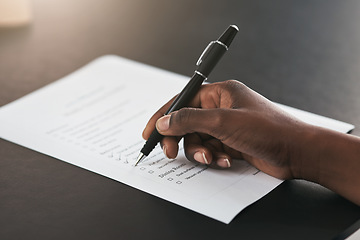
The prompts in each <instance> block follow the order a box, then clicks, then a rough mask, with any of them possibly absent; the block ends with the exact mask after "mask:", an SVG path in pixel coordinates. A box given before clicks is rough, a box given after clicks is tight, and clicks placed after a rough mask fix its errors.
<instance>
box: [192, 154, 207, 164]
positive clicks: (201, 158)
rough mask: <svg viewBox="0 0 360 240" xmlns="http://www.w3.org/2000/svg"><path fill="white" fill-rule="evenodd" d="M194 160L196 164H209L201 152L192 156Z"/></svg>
mask: <svg viewBox="0 0 360 240" xmlns="http://www.w3.org/2000/svg"><path fill="white" fill-rule="evenodd" d="M194 159H195V160H196V161H198V162H201V163H205V164H209V162H208V160H207V159H206V157H205V153H202V152H196V153H195V154H194Z"/></svg>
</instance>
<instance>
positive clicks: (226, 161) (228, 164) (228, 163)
mask: <svg viewBox="0 0 360 240" xmlns="http://www.w3.org/2000/svg"><path fill="white" fill-rule="evenodd" d="M224 162H225V163H226V165H227V167H228V168H229V167H231V164H230V161H229V159H227V158H224Z"/></svg>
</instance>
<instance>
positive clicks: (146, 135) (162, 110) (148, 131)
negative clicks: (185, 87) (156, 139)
mask: <svg viewBox="0 0 360 240" xmlns="http://www.w3.org/2000/svg"><path fill="white" fill-rule="evenodd" d="M176 97H177V95H176V96H174V97H173V98H172V99H170V100H169V101H168V102H167V103H166V104H165V105H163V106H162V107H161V108H160V109H159V110H157V112H156V113H155V114H154V115H152V117H151V118H150V120H149V121H148V123H147V124H146V127H145V129H144V131H143V133H142V136H143V138H144V139H148V138H149V137H150V134H151V133H152V131H154V129H155V123H156V121H157V120H158V119H159V118H161V117H162V116H164V114H165V113H166V111H167V110H168V109H169V107H170V105H171V104H172V102H173V101H174V100H175V98H176Z"/></svg>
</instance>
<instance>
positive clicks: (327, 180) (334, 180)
mask: <svg viewBox="0 0 360 240" xmlns="http://www.w3.org/2000/svg"><path fill="white" fill-rule="evenodd" d="M298 147H299V148H298V149H297V150H295V153H296V157H295V159H296V163H295V164H294V166H295V167H294V177H296V178H302V179H306V180H309V181H313V182H316V183H319V184H321V185H323V186H325V187H327V188H329V189H331V190H333V191H334V192H337V193H339V194H340V195H342V196H344V197H345V198H347V199H349V200H351V201H353V202H354V203H356V204H358V205H360V138H358V137H355V136H352V135H347V134H343V133H338V132H335V131H331V130H328V129H324V128H320V127H310V126H309V127H307V130H306V131H304V133H303V137H302V140H300V144H299V146H298Z"/></svg>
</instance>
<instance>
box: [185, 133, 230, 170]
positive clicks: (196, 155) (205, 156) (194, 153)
mask: <svg viewBox="0 0 360 240" xmlns="http://www.w3.org/2000/svg"><path fill="white" fill-rule="evenodd" d="M184 149H185V155H186V157H187V159H189V160H190V161H196V162H199V163H202V164H207V165H211V167H216V168H229V167H230V166H231V157H230V156H229V155H228V154H226V153H225V152H224V151H223V145H222V143H221V142H220V141H219V140H217V139H214V138H207V139H206V138H205V139H204V138H202V137H201V136H200V135H199V134H197V133H193V134H188V135H186V136H185V137H184Z"/></svg>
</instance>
